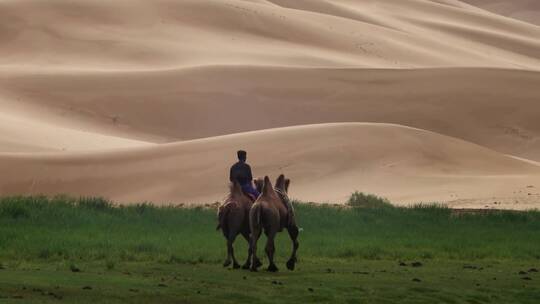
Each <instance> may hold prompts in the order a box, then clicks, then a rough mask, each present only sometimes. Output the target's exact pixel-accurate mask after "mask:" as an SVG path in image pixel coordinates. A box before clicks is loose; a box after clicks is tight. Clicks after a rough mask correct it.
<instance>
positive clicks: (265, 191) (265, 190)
mask: <svg viewBox="0 0 540 304" xmlns="http://www.w3.org/2000/svg"><path fill="white" fill-rule="evenodd" d="M272 190H273V188H272V182H270V178H269V177H268V176H265V177H264V181H263V186H262V195H263V196H268V195H270V193H271V191H272Z"/></svg>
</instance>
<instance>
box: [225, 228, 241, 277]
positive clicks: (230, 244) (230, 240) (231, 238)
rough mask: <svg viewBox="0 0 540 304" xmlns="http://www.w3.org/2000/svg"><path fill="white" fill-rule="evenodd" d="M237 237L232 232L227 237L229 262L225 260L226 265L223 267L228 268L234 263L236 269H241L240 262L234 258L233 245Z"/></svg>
mask: <svg viewBox="0 0 540 304" xmlns="http://www.w3.org/2000/svg"><path fill="white" fill-rule="evenodd" d="M236 235H237V234H236V233H232V232H231V233H230V234H229V236H228V237H227V260H225V263H223V267H228V266H229V265H231V262H232V263H233V268H234V269H237V268H240V264H238V261H236V258H235V257H234V247H233V243H234V240H235V239H236Z"/></svg>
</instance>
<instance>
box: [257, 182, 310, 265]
mask: <svg viewBox="0 0 540 304" xmlns="http://www.w3.org/2000/svg"><path fill="white" fill-rule="evenodd" d="M289 183H290V180H289V179H286V178H285V176H284V175H283V174H282V175H280V176H279V177H278V179H277V181H276V187H275V188H273V187H272V184H271V182H270V179H269V178H268V176H265V177H264V181H263V184H262V189H261V195H260V196H259V198H258V199H257V200H256V201H255V203H254V204H253V206H252V207H251V210H250V212H249V224H250V229H251V239H250V252H251V256H252V263H251V270H252V271H257V268H258V267H259V266H260V265H262V263H261V261H260V260H259V258H258V257H257V241H258V240H259V237H260V236H261V233H262V231H263V230H264V233H265V234H266V237H267V240H266V248H265V251H266V254H267V256H268V260H269V262H270V265H269V266H268V269H267V270H268V271H272V272H275V271H278V268H277V267H276V264H275V263H274V252H275V247H274V238H275V236H276V234H277V233H278V232H281V231H283V228H285V229H287V231H288V232H289V236H290V237H291V240H292V243H293V250H292V254H291V257H290V258H289V260H288V261H287V268H288V269H289V270H294V266H295V264H296V251H297V250H298V246H299V244H298V240H297V239H298V226H297V225H296V220H295V216H294V209H293V208H292V205H291V202H290V201H289V197H288V195H287V192H288V190H289Z"/></svg>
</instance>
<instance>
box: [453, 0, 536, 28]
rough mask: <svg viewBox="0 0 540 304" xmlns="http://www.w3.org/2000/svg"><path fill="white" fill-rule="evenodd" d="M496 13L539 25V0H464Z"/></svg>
mask: <svg viewBox="0 0 540 304" xmlns="http://www.w3.org/2000/svg"><path fill="white" fill-rule="evenodd" d="M464 2H467V3H470V4H472V5H475V6H478V7H480V8H483V9H486V10H488V11H491V12H493V13H496V14H501V15H503V16H508V17H511V18H515V19H518V20H522V21H525V22H529V23H532V24H536V25H540V1H537V0H464Z"/></svg>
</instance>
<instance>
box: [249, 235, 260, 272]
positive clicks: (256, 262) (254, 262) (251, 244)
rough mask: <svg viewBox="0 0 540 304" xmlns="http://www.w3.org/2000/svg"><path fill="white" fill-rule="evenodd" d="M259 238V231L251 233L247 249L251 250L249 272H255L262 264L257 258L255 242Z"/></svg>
mask: <svg viewBox="0 0 540 304" xmlns="http://www.w3.org/2000/svg"><path fill="white" fill-rule="evenodd" d="M260 236H261V230H260V229H256V230H253V231H251V239H250V242H249V247H250V248H251V249H250V250H251V258H252V262H251V271H257V268H259V267H260V266H261V265H262V263H261V260H259V258H258V257H257V241H258V240H259V237H260Z"/></svg>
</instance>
